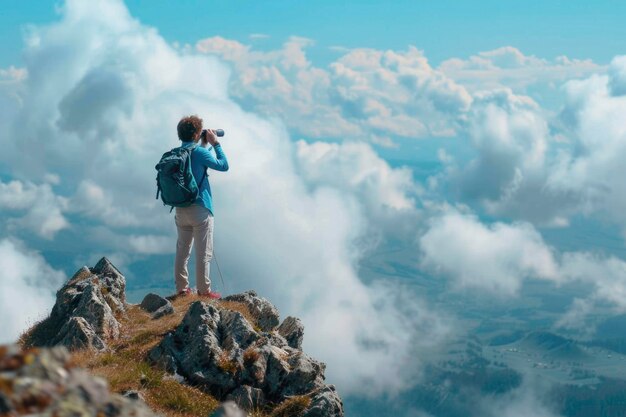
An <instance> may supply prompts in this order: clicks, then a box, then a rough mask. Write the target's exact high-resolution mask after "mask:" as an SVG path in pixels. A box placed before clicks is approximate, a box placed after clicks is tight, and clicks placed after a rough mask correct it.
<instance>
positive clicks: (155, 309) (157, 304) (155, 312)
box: [139, 293, 174, 320]
mask: <svg viewBox="0 0 626 417" xmlns="http://www.w3.org/2000/svg"><path fill="white" fill-rule="evenodd" d="M139 307H141V308H143V309H144V310H146V311H147V312H148V313H150V315H151V316H152V319H153V320H158V319H160V318H161V317H163V316H167V315H168V314H174V306H172V303H170V302H169V300H167V299H165V298H163V297H161V296H160V295H157V294H154V293H150V294H148V295H146V296H145V297H144V298H143V301H142V302H141V304H139Z"/></svg>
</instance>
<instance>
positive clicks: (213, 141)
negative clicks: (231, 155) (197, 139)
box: [202, 129, 219, 146]
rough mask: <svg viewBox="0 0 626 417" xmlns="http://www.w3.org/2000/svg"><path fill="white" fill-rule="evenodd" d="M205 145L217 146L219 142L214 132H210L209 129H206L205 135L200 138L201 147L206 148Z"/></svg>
mask: <svg viewBox="0 0 626 417" xmlns="http://www.w3.org/2000/svg"><path fill="white" fill-rule="evenodd" d="M207 143H208V144H210V145H211V146H215V145H218V144H219V142H218V141H217V136H215V132H214V131H212V130H211V129H207V130H206V135H204V136H203V137H202V145H203V146H206V145H207Z"/></svg>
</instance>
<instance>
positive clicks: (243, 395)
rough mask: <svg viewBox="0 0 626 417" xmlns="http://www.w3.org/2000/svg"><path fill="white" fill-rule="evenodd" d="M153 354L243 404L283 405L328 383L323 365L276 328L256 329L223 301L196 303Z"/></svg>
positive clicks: (164, 365) (169, 366) (189, 377)
mask: <svg viewBox="0 0 626 417" xmlns="http://www.w3.org/2000/svg"><path fill="white" fill-rule="evenodd" d="M294 321H295V320H294ZM148 358H149V359H150V361H152V362H153V363H155V364H158V365H159V366H160V367H162V368H163V369H166V370H167V371H168V372H170V373H178V374H180V375H182V376H183V377H184V378H185V379H186V380H187V381H189V383H192V384H194V385H197V386H202V387H204V388H205V389H206V390H207V391H208V392H209V393H211V394H212V395H214V396H215V397H217V398H220V399H223V398H228V399H232V400H236V402H237V403H239V404H240V405H241V406H243V407H244V408H248V407H250V405H251V404H255V402H258V401H263V402H265V401H270V402H275V403H278V402H281V401H282V400H284V399H285V398H287V397H289V396H292V395H306V394H308V393H310V392H312V391H315V390H317V389H320V388H322V387H324V386H325V384H324V371H325V365H324V364H322V363H320V362H318V361H316V360H314V359H313V358H311V357H309V356H308V355H306V354H305V353H304V352H302V350H299V349H295V348H293V347H291V346H289V345H288V344H287V341H286V340H285V338H284V337H283V336H281V335H279V334H277V333H275V332H271V333H267V332H261V333H259V332H257V331H256V330H255V329H254V328H253V327H252V325H251V324H250V323H249V322H248V321H247V320H246V318H245V317H244V316H243V315H242V314H241V313H239V312H236V311H231V310H228V309H226V308H220V304H219V303H204V302H201V301H197V302H195V303H193V304H192V305H191V306H190V307H189V310H188V311H187V314H186V315H185V317H184V318H183V320H182V322H181V324H180V325H179V326H178V327H177V328H176V330H175V331H173V332H171V333H169V334H168V335H167V336H166V337H165V338H164V339H163V340H162V341H161V343H160V344H158V345H157V346H155V347H154V348H153V349H152V350H151V351H150V352H149V353H148ZM248 409H249V408H248Z"/></svg>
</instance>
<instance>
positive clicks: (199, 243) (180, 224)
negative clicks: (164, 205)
mask: <svg viewBox="0 0 626 417" xmlns="http://www.w3.org/2000/svg"><path fill="white" fill-rule="evenodd" d="M176 229H178V242H177V243H176V261H175V263H174V280H175V281H176V292H180V291H182V290H184V289H186V288H188V287H189V271H188V270H187V263H188V262H189V257H190V255H191V244H192V243H195V244H194V248H195V250H196V286H197V288H198V291H199V292H201V293H207V292H209V291H210V290H211V279H210V278H209V273H210V271H211V264H210V262H211V259H213V215H212V214H211V212H210V211H209V209H207V208H206V207H203V206H198V205H193V206H189V207H177V208H176Z"/></svg>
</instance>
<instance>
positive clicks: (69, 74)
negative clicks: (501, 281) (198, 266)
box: [0, 0, 466, 395]
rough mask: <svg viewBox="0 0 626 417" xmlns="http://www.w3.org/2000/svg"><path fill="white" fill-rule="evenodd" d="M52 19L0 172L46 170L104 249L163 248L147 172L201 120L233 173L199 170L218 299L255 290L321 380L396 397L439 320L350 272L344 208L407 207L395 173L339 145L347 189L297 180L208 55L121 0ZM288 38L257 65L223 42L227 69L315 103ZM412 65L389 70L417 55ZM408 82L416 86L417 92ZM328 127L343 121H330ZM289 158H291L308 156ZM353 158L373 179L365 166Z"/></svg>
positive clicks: (265, 124) (286, 149) (274, 125)
mask: <svg viewBox="0 0 626 417" xmlns="http://www.w3.org/2000/svg"><path fill="white" fill-rule="evenodd" d="M61 10H62V15H61V21H60V22H58V23H55V24H52V25H49V26H43V27H39V28H37V29H35V30H34V31H33V33H32V34H31V35H30V38H29V39H28V40H27V48H26V50H25V51H24V56H25V62H26V63H27V65H26V66H27V69H28V73H29V76H28V77H27V78H26V79H25V80H23V88H22V93H21V94H22V99H23V105H22V107H21V108H19V110H18V114H17V115H16V116H15V117H14V118H13V119H12V120H11V123H7V124H5V125H3V126H2V129H3V130H5V131H9V132H11V134H10V135H6V136H4V135H3V136H2V137H0V143H1V144H2V146H3V149H5V152H4V153H3V154H2V155H0V161H2V163H3V164H5V166H6V167H7V169H9V170H10V172H11V173H12V174H13V175H15V176H16V177H20V178H27V179H30V180H31V181H32V180H34V179H35V178H41V177H42V176H44V175H45V174H46V173H49V172H54V173H55V174H56V175H57V176H58V179H59V180H60V184H62V187H60V191H59V192H62V193H63V195H64V196H66V198H68V201H69V204H68V212H71V215H72V216H76V217H80V219H81V224H88V225H89V228H88V229H86V232H89V233H92V232H93V233H96V234H98V236H99V237H98V236H96V237H94V239H100V241H102V242H104V241H105V240H106V241H108V243H107V244H108V246H106V247H107V248H112V249H111V250H112V251H119V250H120V249H121V250H127V249H130V250H131V251H134V252H135V253H139V254H154V253H166V252H168V248H167V246H168V245H167V237H170V239H171V240H170V243H171V246H172V247H173V246H174V244H175V238H174V236H173V234H174V223H173V215H170V214H169V213H168V211H169V210H168V209H167V208H164V207H163V206H162V205H161V204H160V203H159V202H157V201H156V200H155V198H154V196H155V190H156V188H155V174H156V171H155V170H154V165H155V164H156V162H157V161H158V159H159V157H160V156H161V154H162V153H163V152H164V151H166V150H168V149H169V148H171V147H174V146H177V145H178V141H177V139H176V124H177V122H178V119H179V118H180V117H181V116H182V115H185V114H190V113H197V114H199V115H200V116H201V117H203V118H204V119H205V125H207V126H211V127H221V128H224V129H225V130H226V132H227V136H226V137H225V138H224V140H223V144H224V148H225V152H226V154H227V155H228V157H229V160H230V165H231V169H230V171H229V172H227V173H212V174H211V183H212V186H213V193H214V196H215V215H216V225H215V230H216V236H215V241H216V252H217V253H216V255H217V257H218V258H219V261H220V265H221V267H222V271H223V272H224V274H225V278H226V279H227V281H228V283H229V286H230V289H231V290H236V291H238V290H244V289H248V288H254V289H256V290H258V291H259V293H261V294H263V295H264V296H267V297H268V298H270V299H271V300H272V301H274V302H276V303H277V304H278V306H279V307H280V309H281V311H282V312H283V315H288V314H291V315H298V316H301V317H302V318H303V320H304V323H305V326H306V329H307V331H306V337H305V345H306V348H307V350H308V351H309V352H310V353H311V354H312V355H313V356H316V357H319V359H321V360H323V361H325V362H327V363H328V376H329V379H330V381H331V382H337V383H338V384H339V387H340V389H341V391H342V394H344V395H347V394H349V393H365V392H368V393H381V392H397V391H398V390H401V389H403V388H405V387H406V386H407V385H410V384H412V383H414V380H415V377H416V376H417V375H418V373H419V362H418V361H412V363H413V364H415V366H407V365H406V363H407V360H408V359H407V358H415V357H419V349H431V348H432V347H431V346H430V345H429V344H424V343H416V342H415V341H416V340H418V341H419V338H420V335H423V336H424V337H425V338H426V339H427V340H429V341H437V340H440V339H441V338H442V337H444V335H445V333H446V328H447V325H446V323H445V320H444V319H442V318H439V317H438V316H437V315H436V314H434V313H431V312H428V310H427V309H426V307H425V306H424V303H423V302H422V301H420V300H418V299H416V298H413V297H408V298H406V299H405V302H404V303H403V305H402V306H398V305H396V304H394V303H393V302H391V301H390V300H393V299H394V298H397V297H400V296H402V295H403V294H402V292H405V293H406V292H407V291H406V290H402V289H398V287H397V286H396V287H392V288H386V289H385V290H384V291H383V290H382V289H381V288H379V287H378V286H377V285H376V284H367V285H366V284H365V283H364V282H363V281H362V280H361V279H360V277H359V276H358V273H357V266H356V264H357V262H358V260H359V259H360V257H361V256H362V255H363V252H362V251H361V249H360V248H359V246H358V245H356V244H355V242H356V241H357V240H358V239H359V238H361V237H362V236H363V234H364V233H365V230H366V228H365V226H364V225H365V223H366V219H367V217H366V216H365V215H364V213H366V212H367V210H366V209H367V207H368V206H366V205H364V204H363V203H361V202H360V200H359V199H357V198H354V197H353V196H354V195H358V194H359V193H361V194H363V193H364V192H367V191H368V190H372V191H377V192H379V193H382V195H381V197H379V198H372V199H371V201H370V202H369V203H368V204H370V205H371V207H377V209H378V210H381V211H383V210H397V211H401V210H410V209H411V207H410V205H411V203H412V200H411V198H412V197H411V196H410V195H409V190H408V188H409V187H410V184H409V182H408V172H407V171H405V170H401V169H400V170H396V169H391V168H389V166H388V165H387V164H385V163H383V162H382V161H381V160H380V159H379V158H377V157H376V155H374V154H373V153H371V149H370V148H367V147H355V148H351V145H350V146H347V147H346V148H345V150H346V152H350V153H351V154H352V155H353V156H354V157H355V158H357V162H359V163H360V164H361V165H359V164H356V165H355V167H351V166H350V163H349V161H345V160H341V159H339V160H338V161H337V163H338V167H340V170H339V171H337V172H338V174H341V175H348V176H350V181H354V184H355V185H356V188H357V189H356V190H355V191H350V192H347V191H346V190H347V189H348V187H347V183H346V182H345V181H344V182H339V183H333V184H330V183H329V182H328V177H327V176H324V175H321V176H318V174H316V173H315V172H314V171H313V170H312V169H311V167H309V168H308V172H309V174H310V175H311V178H309V180H308V181H305V180H304V179H303V178H302V177H301V176H300V175H299V172H298V166H297V165H296V163H297V161H296V159H297V158H295V155H296V154H297V152H298V149H297V148H296V146H295V145H294V143H292V142H291V141H290V139H289V136H288V135H287V132H286V129H285V128H284V127H283V126H282V124H281V123H280V122H278V121H276V120H270V121H268V120H266V119H262V118H260V117H257V116H255V115H254V114H251V113H247V112H245V111H243V110H242V109H241V108H240V107H239V106H238V105H237V104H235V103H234V102H233V101H232V100H231V99H230V98H229V97H228V95H227V79H228V75H229V70H228V68H227V67H226V66H225V65H223V64H221V63H220V62H219V61H218V60H217V58H214V57H208V56H206V55H199V54H197V53H196V52H193V51H184V50H183V51H182V52H181V51H177V50H175V49H173V48H172V47H171V46H170V45H168V44H167V42H165V41H164V40H163V39H162V38H161V37H160V36H159V35H158V34H157V32H156V31H155V30H154V29H152V28H148V27H145V26H142V25H141V24H140V23H139V22H137V21H136V20H134V19H132V17H130V15H129V14H128V11H127V10H126V8H125V7H124V5H123V3H122V2H121V1H113V0H98V1H92V0H89V1H87V0H69V1H67V2H66V3H65V5H64V6H63V7H62V8H61ZM77 33H80V36H76V34H77ZM290 42H291V43H290V44H288V45H286V46H285V48H284V50H282V51H280V52H279V53H276V54H275V55H271V56H270V57H269V58H268V57H267V56H265V55H264V54H260V56H257V55H254V54H253V55H252V57H250V56H249V51H247V48H246V47H237V45H236V44H233V43H228V42H226V43H224V44H223V45H222V46H221V47H222V48H223V49H224V51H228V53H229V54H232V56H234V57H237V56H240V57H243V58H238V59H252V58H254V59H261V60H263V59H269V60H270V61H272V62H273V61H274V60H277V61H278V62H279V64H277V65H279V67H280V69H281V71H293V72H295V73H298V72H299V71H304V72H302V74H303V79H302V80H301V82H300V84H298V86H297V87H298V88H301V91H302V92H305V93H306V92H307V91H309V92H314V91H315V89H314V88H312V87H311V88H309V87H310V86H308V84H307V83H312V84H316V83H319V82H322V83H323V82H324V78H325V77H326V76H324V75H323V74H321V73H322V72H323V71H320V70H316V69H315V68H310V65H309V64H308V61H307V60H306V57H305V56H304V54H303V53H302V48H303V47H304V45H305V44H307V43H308V42H309V41H308V40H304V39H297V38H295V39H292V40H291V41H290ZM211 45H212V47H215V42H213V43H212V44H211ZM51 51H54V52H53V53H51ZM224 53H226V52H224ZM387 55H388V56H387V57H386V58H385V59H386V60H387V61H388V62H389V65H396V64H397V65H401V63H399V62H396V63H393V64H392V62H393V60H399V59H400V58H401V57H399V56H396V55H395V54H387ZM409 55H411V57H408V58H407V57H405V58H402V59H409V58H410V59H419V56H420V54H419V53H418V52H416V51H412V52H410V53H409ZM232 59H234V58H232ZM379 59H382V57H379ZM343 65H344V66H346V67H347V66H349V65H351V64H350V63H348V62H345V63H344V64H343ZM273 66H274V64H272V65H269V66H268V67H267V68H264V69H261V70H259V71H260V73H262V74H264V75H263V76H264V77H268V80H269V81H268V82H269V83H270V84H269V85H272V86H274V85H275V83H277V84H276V85H279V86H280V85H281V84H280V82H281V81H280V80H281V77H282V74H281V73H280V71H275V70H274V69H273ZM385 71H387V70H385ZM423 71H424V72H426V73H428V71H430V69H429V68H428V67H424V68H423ZM320 74H321V75H320ZM237 76H238V75H237ZM245 76H246V75H245V74H244V76H243V77H244V78H243V79H245ZM256 76H257V74H256V73H255V74H252V75H251V77H252V78H251V80H252V82H253V84H254V85H255V88H257V89H258V91H261V90H262V91H264V92H265V93H268V94H272V91H273V90H267V89H263V88H262V87H261V86H259V84H258V83H257V84H255V83H256V82H257V81H255V80H257V79H256ZM307 77H309V79H308V80H307ZM407 77H408V78H407V80H411V83H414V84H415V83H418V84H419V83H421V82H422V81H423V80H421V79H420V78H419V76H407ZM320 80H321V81H320ZM423 83H424V84H427V85H422V86H420V87H419V88H421V89H422V90H421V91H424V92H427V94H429V95H430V96H432V100H436V101H437V102H438V104H437V106H443V107H446V106H457V105H460V106H463V105H465V102H466V97H464V96H463V95H462V90H460V89H458V88H457V87H455V86H454V85H448V84H446V82H445V80H441V79H440V78H439V77H438V76H434V79H432V80H427V81H424V82H423ZM438 83H441V86H437V85H438ZM284 88H285V89H286V90H285V91H289V89H290V88H292V86H291V85H290V84H289V83H285V84H284ZM412 88H413V87H412ZM438 89H440V90H441V91H437V90H438ZM357 90H358V89H357ZM457 90H458V91H457ZM255 91H256V90H255ZM275 94H276V96H277V97H281V96H282V95H283V94H284V91H279V90H277V92H275ZM458 94H460V96H459V97H460V99H458V100H457V95H458ZM296 95H297V94H296ZM94 97H97V98H98V100H94ZM429 100H431V99H429ZM374 101H375V100H374ZM374 104H375V103H374ZM272 105H275V103H272ZM432 106H435V104H432ZM311 111H315V110H311ZM376 111H378V110H376ZM440 111H443V110H440ZM302 117H304V118H306V117H307V116H306V115H304V116H302ZM328 117H330V118H333V117H334V118H337V119H340V116H339V115H338V114H335V113H332V112H331V113H329V116H328ZM218 124H219V126H218ZM322 125H324V124H321V125H320V126H322ZM14 127H19V133H20V137H23V138H24V140H25V141H28V143H29V144H31V148H32V149H36V151H32V152H23V151H22V149H21V148H20V147H19V146H18V145H17V144H16V143H14V142H13V141H9V140H8V139H7V138H8V137H15V134H16V133H17V132H15V131H12V130H11V129H13V128H14ZM327 127H330V128H332V129H335V128H336V125H335V124H334V123H329V124H328V125H327ZM311 146H312V148H310V150H317V149H320V147H319V146H317V145H311ZM321 148H323V146H322V147H321ZM300 149H301V150H302V149H304V148H302V147H300ZM300 156H301V157H302V158H303V159H302V162H304V161H305V160H307V158H308V157H309V156H310V155H309V154H308V153H307V152H301V155H300ZM364 162H371V163H374V164H376V167H377V169H378V170H379V171H380V172H377V173H376V172H371V170H370V171H367V170H364V166H363V163H364ZM368 169H371V168H368ZM50 179H51V178H50V177H48V179H47V181H49V180H50ZM52 182H53V183H54V180H53V181H52ZM387 186H389V187H390V188H389V189H387ZM41 187H44V188H43V189H46V188H45V187H50V185H49V184H44V185H43V186H41ZM383 196H384V197H389V198H390V199H391V200H390V201H388V202H385V201H383V199H382V197H383ZM89 238H91V237H89ZM86 239H87V238H86ZM103 245H104V243H103ZM103 247H104V246H103ZM338 347H339V349H338ZM416 347H417V348H418V352H416V350H415V349H416Z"/></svg>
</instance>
